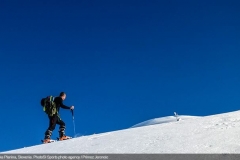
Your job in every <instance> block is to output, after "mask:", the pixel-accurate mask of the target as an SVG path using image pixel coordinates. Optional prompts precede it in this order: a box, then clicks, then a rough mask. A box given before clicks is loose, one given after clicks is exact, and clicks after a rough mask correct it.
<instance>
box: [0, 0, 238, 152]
mask: <svg viewBox="0 0 240 160" xmlns="http://www.w3.org/2000/svg"><path fill="white" fill-rule="evenodd" d="M239 8H240V2H239V1H237V0H233V1H221V0H218V1H217V0H216V1H213V0H210V1H209V0H201V1H198V0H195V1H191V0H188V1H187V0H182V1H178V0H170V1H157V0H150V1H149V0H146V1H141V0H138V1H129V0H128V1H125V0H121V1H110V0H105V1H97V0H92V1H88V0H82V1H78V0H71V1H61V0H51V1H47V0H42V1H31V0H22V1H18V0H11V1H8V0H0V24H1V25H0V56H1V58H0V68H1V72H0V73H1V78H0V88H1V92H0V97H1V98H0V99H1V113H0V121H1V122H2V126H1V137H4V138H1V140H0V144H1V145H0V151H5V150H10V149H16V148H21V147H27V146H32V145H37V144H40V140H41V139H42V138H43V137H44V132H45V130H46V129H47V127H48V119H47V116H46V115H45V113H44V112H43V111H42V108H41V106H40V99H41V98H43V97H45V96H47V95H54V96H57V95H58V94H59V93H60V92H61V91H64V92H66V94H67V99H66V100H65V101H64V103H65V104H66V105H74V106H75V123H76V132H77V133H78V134H79V135H91V134H94V133H102V132H108V131H115V130H121V129H126V128H129V127H131V126H133V125H135V124H137V123H140V122H142V121H145V120H149V119H152V118H157V117H164V116H169V115H173V112H174V111H176V112H178V114H180V115H194V116H205V115H211V114H219V113H223V112H230V111H235V110H238V109H239V108H240V98H239V97H240V70H239V69H240V63H239V59H240V54H239V51H240V21H239V18H240V11H239ZM60 112H61V113H60V114H61V117H62V119H63V120H64V121H65V123H66V125H67V128H66V134H67V135H70V136H73V135H74V132H73V123H72V117H71V113H70V111H68V110H63V109H62V110H61V111H60ZM57 130H58V126H56V129H55V131H54V133H53V136H52V138H55V137H57V136H58V133H57Z"/></svg>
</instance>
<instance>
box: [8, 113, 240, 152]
mask: <svg viewBox="0 0 240 160" xmlns="http://www.w3.org/2000/svg"><path fill="white" fill-rule="evenodd" d="M5 153H89V154H90V153H240V111H235V112H230V113H224V114H218V115H211V116H206V117H195V118H190V119H185V120H184V119H183V120H181V121H175V122H171V123H161V124H156V125H150V126H143V127H137V128H130V129H125V130H119V131H114V132H108V133H102V134H96V135H91V136H82V137H78V138H74V139H71V140H67V141H62V142H55V143H51V144H41V145H37V146H32V147H28V148H23V149H18V150H12V151H8V152H5Z"/></svg>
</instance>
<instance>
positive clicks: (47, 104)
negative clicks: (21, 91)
mask: <svg viewBox="0 0 240 160" xmlns="http://www.w3.org/2000/svg"><path fill="white" fill-rule="evenodd" d="M41 106H42V107H43V111H44V112H45V113H46V114H47V115H49V116H53V115H54V114H56V113H57V108H56V104H55V102H54V97H53V96H47V97H46V98H42V99H41Z"/></svg>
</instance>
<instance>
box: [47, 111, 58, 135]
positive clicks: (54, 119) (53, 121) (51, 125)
mask: <svg viewBox="0 0 240 160" xmlns="http://www.w3.org/2000/svg"><path fill="white" fill-rule="evenodd" d="M56 122H57V116H56V115H54V116H49V126H48V129H47V130H46V132H45V139H50V137H51V135H52V132H53V130H54V129H55V127H56Z"/></svg>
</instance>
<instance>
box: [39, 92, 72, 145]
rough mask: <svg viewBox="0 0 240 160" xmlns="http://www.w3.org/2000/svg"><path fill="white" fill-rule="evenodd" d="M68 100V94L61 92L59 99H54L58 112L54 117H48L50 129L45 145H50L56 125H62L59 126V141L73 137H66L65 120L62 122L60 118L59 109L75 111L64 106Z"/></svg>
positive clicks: (46, 133) (47, 131) (46, 135)
mask: <svg viewBox="0 0 240 160" xmlns="http://www.w3.org/2000/svg"><path fill="white" fill-rule="evenodd" d="M65 99H66V93H64V92H61V93H60V95H59V96H58V97H55V98H54V103H55V106H56V112H55V113H54V114H53V115H48V118H49V127H48V129H47V130H46V132H45V138H44V140H43V143H50V142H51V141H52V140H51V138H50V137H51V135H52V132H53V130H54V129H55V126H56V124H58V125H60V126H59V140H66V139H70V138H71V137H69V136H66V135H65V128H66V127H65V123H64V122H63V120H61V118H60V116H59V114H58V113H59V109H60V107H61V108H64V109H70V110H73V109H74V106H71V107H68V106H65V105H64V104H63V101H64V100H65Z"/></svg>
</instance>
